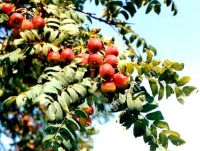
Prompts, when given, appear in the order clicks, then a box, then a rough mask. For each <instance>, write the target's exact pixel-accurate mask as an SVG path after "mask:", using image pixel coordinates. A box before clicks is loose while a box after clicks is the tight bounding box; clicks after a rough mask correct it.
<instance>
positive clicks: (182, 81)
mask: <svg viewBox="0 0 200 151" xmlns="http://www.w3.org/2000/svg"><path fill="white" fill-rule="evenodd" d="M190 80H191V78H190V77H189V76H184V77H182V78H180V79H179V80H178V81H177V82H176V85H177V86H183V85H185V84H187V83H188V82H189V81H190Z"/></svg>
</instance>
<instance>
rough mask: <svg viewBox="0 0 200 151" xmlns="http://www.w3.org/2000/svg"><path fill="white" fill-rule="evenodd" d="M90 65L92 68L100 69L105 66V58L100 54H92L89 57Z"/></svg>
mask: <svg viewBox="0 0 200 151" xmlns="http://www.w3.org/2000/svg"><path fill="white" fill-rule="evenodd" d="M88 64H89V65H90V67H91V68H99V67H100V65H102V64H103V57H102V56H101V55H100V54H98V53H94V54H91V55H89V57H88Z"/></svg>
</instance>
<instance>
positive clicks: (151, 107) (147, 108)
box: [141, 103, 158, 113]
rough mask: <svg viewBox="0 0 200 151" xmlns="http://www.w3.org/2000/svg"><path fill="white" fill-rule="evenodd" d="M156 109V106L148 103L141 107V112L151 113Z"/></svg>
mask: <svg viewBox="0 0 200 151" xmlns="http://www.w3.org/2000/svg"><path fill="white" fill-rule="evenodd" d="M157 107H158V105H157V104H150V103H147V104H145V105H143V107H142V111H141V112H145V113H146V112H149V111H152V110H154V109H156V108H157Z"/></svg>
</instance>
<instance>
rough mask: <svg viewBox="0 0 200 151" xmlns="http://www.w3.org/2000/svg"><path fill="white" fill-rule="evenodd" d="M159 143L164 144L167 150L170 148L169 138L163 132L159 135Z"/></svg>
mask: <svg viewBox="0 0 200 151" xmlns="http://www.w3.org/2000/svg"><path fill="white" fill-rule="evenodd" d="M159 142H160V144H162V146H163V147H165V148H167V146H168V137H167V135H166V134H165V133H163V132H161V133H160V134H159Z"/></svg>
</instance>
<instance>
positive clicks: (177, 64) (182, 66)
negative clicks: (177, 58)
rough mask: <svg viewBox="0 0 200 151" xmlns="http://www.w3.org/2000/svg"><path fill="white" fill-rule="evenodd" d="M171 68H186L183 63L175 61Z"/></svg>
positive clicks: (177, 69) (178, 69)
mask: <svg viewBox="0 0 200 151" xmlns="http://www.w3.org/2000/svg"><path fill="white" fill-rule="evenodd" d="M171 68H173V69H175V70H176V71H181V70H183V68H184V64H183V63H178V62H174V63H172V65H171Z"/></svg>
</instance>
